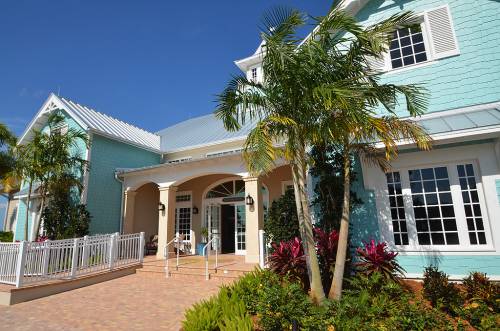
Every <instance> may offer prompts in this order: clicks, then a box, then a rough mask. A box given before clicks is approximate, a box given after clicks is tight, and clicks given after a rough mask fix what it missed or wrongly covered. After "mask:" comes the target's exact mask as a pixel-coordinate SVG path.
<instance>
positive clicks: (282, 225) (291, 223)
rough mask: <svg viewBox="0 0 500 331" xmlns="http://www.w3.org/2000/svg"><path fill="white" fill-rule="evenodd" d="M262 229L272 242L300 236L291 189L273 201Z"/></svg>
mask: <svg viewBox="0 0 500 331" xmlns="http://www.w3.org/2000/svg"><path fill="white" fill-rule="evenodd" d="M264 231H265V232H266V234H267V235H268V237H269V240H270V241H272V242H278V243H279V242H280V241H289V240H291V239H293V238H295V237H300V232H299V219H298V218H297V206H296V205H295V196H294V193H293V190H288V191H287V192H285V194H284V195H282V196H281V197H280V198H279V199H277V200H275V201H273V203H272V205H271V208H270V209H269V214H268V217H267V220H266V221H265V222H264Z"/></svg>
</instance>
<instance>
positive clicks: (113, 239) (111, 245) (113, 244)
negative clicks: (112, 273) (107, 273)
mask: <svg viewBox="0 0 500 331" xmlns="http://www.w3.org/2000/svg"><path fill="white" fill-rule="evenodd" d="M115 251H116V234H112V235H111V237H110V239H109V270H112V269H113V264H114V262H115Z"/></svg>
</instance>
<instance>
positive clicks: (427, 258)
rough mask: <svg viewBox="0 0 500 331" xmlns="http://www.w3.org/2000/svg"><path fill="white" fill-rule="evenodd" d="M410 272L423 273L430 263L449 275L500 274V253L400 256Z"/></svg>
mask: <svg viewBox="0 0 500 331" xmlns="http://www.w3.org/2000/svg"><path fill="white" fill-rule="evenodd" d="M398 261H399V263H400V264H401V265H402V266H403V267H404V268H405V270H406V272H407V273H408V274H421V273H423V270H424V268H425V267H427V266H429V265H434V266H437V267H438V268H439V269H440V270H443V271H444V272H446V273H447V274H449V275H460V276H465V275H468V274H469V273H470V272H472V271H480V272H485V273H487V274H488V275H491V276H494V275H496V276H498V275H500V256H499V255H472V256H471V255H411V256H409V255H406V256H402V255H400V256H398Z"/></svg>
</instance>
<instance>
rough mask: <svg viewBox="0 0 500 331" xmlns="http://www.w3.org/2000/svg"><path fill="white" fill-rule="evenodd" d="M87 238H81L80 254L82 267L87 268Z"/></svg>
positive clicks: (88, 248)
mask: <svg viewBox="0 0 500 331" xmlns="http://www.w3.org/2000/svg"><path fill="white" fill-rule="evenodd" d="M89 250H90V246H89V236H84V237H83V252H82V267H83V268H87V267H88V265H89Z"/></svg>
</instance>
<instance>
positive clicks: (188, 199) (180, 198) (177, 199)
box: [175, 194, 191, 202]
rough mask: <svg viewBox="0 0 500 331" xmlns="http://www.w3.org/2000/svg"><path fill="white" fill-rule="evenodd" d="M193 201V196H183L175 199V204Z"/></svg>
mask: <svg viewBox="0 0 500 331" xmlns="http://www.w3.org/2000/svg"><path fill="white" fill-rule="evenodd" d="M183 201H191V194H182V195H178V196H176V197H175V202H183Z"/></svg>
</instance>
